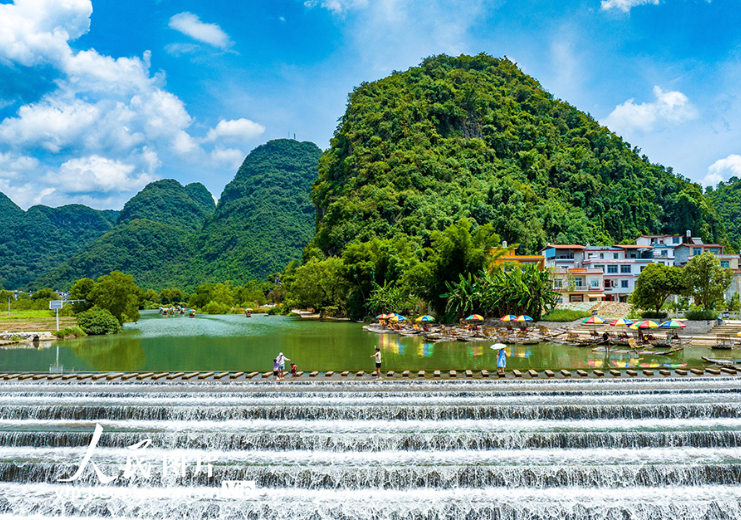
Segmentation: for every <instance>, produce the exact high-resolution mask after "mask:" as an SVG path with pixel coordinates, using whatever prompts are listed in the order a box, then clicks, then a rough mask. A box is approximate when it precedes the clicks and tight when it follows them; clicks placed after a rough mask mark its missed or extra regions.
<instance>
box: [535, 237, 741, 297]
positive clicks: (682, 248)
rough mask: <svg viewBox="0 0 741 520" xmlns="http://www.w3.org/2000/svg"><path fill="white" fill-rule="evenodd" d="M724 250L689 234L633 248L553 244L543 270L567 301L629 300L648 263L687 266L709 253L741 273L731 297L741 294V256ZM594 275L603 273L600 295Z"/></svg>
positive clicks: (639, 240) (646, 240)
mask: <svg viewBox="0 0 741 520" xmlns="http://www.w3.org/2000/svg"><path fill="white" fill-rule="evenodd" d="M723 248H724V246H722V245H720V244H703V243H702V240H701V239H699V238H696V237H691V236H689V232H688V235H687V237H682V236H681V235H642V236H640V237H638V238H637V239H636V243H635V244H619V245H614V246H590V245H586V246H582V245H579V244H549V245H548V247H546V248H545V249H544V250H543V251H542V255H543V256H544V257H545V266H546V267H548V268H551V269H553V270H554V275H555V276H554V279H555V282H554V284H555V289H556V290H557V291H559V292H561V293H562V294H563V295H564V297H563V301H592V300H598V299H604V300H605V301H620V302H626V301H628V298H629V296H630V294H631V293H632V292H633V290H634V289H635V282H636V279H637V278H638V276H639V275H640V274H641V272H642V271H643V270H644V269H645V268H646V266H647V265H648V264H650V263H654V262H655V263H662V264H664V265H667V266H678V267H684V266H685V265H686V264H687V262H689V261H690V260H691V259H692V258H693V257H694V256H696V255H700V254H702V253H703V252H705V251H707V252H710V253H713V254H715V255H717V256H718V258H719V259H720V262H721V267H724V268H729V269H734V272H738V274H737V278H739V280H738V281H736V280H734V285H733V286H732V288H731V289H730V290H729V293H728V295H727V296H728V297H730V295H732V294H733V293H734V292H741V291H737V290H736V289H739V290H741V270H739V256H738V255H725V254H723ZM596 273H602V275H603V276H602V277H601V278H600V282H599V283H600V284H601V285H602V291H601V292H600V291H595V290H594V287H593V286H592V284H594V283H595V280H596V279H597V278H598V277H597V276H596ZM579 278H581V280H579ZM567 281H568V282H567ZM580 281H581V282H582V283H580ZM575 288H576V289H577V290H574V289H575ZM586 289H589V291H587V290H586Z"/></svg>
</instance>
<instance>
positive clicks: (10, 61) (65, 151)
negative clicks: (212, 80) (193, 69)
mask: <svg viewBox="0 0 741 520" xmlns="http://www.w3.org/2000/svg"><path fill="white" fill-rule="evenodd" d="M91 13H92V5H91V3H90V1H89V0H16V2H15V3H13V4H0V66H2V65H8V66H15V65H16V64H20V65H22V66H27V67H37V66H40V67H52V68H53V69H55V71H56V73H57V74H56V80H55V84H56V87H55V88H54V89H53V90H51V91H50V92H48V93H46V94H45V95H43V96H42V97H41V98H40V99H38V100H36V101H35V102H33V103H30V104H26V105H22V106H21V107H20V108H19V109H18V111H17V112H16V114H15V115H13V116H11V117H7V118H5V119H4V120H0V150H2V151H3V154H0V180H2V181H3V182H2V183H0V188H1V189H0V191H3V192H5V193H7V194H8V195H9V196H11V197H12V198H13V199H14V200H16V197H17V200H16V202H17V203H18V204H20V205H24V204H31V203H38V202H39V201H40V200H41V199H44V200H45V201H47V200H53V201H55V202H57V203H62V202H63V203H69V202H80V203H93V205H94V206H96V207H105V204H107V203H109V202H111V201H113V202H116V203H119V202H121V201H125V200H126V199H127V198H128V197H130V196H131V194H132V193H131V191H132V190H136V189H139V188H141V187H142V186H143V185H144V184H145V183H146V182H149V181H151V180H153V179H155V178H157V173H156V172H157V170H158V169H159V168H160V167H161V164H162V162H161V161H160V157H161V156H164V157H166V160H167V161H168V162H169V161H172V160H173V158H182V159H183V160H187V161H188V162H189V163H191V164H192V163H194V162H200V163H201V164H203V165H207V166H209V167H213V165H214V164H215V163H219V164H224V163H230V161H229V160H227V158H228V157H232V158H233V157H234V153H233V152H227V151H218V152H214V153H213V154H211V153H210V152H209V151H208V150H204V149H203V148H202V147H201V146H202V143H208V144H209V145H210V146H212V147H221V144H220V140H224V141H235V140H236V141H239V140H242V139H245V138H250V137H254V136H258V135H261V134H262V133H263V132H264V127H262V126H261V125H258V124H257V123H253V122H251V121H248V120H246V119H244V120H242V119H240V120H236V121H223V122H222V123H223V124H222V123H220V124H219V125H217V127H216V128H215V129H212V130H211V131H210V132H209V137H208V139H205V140H204V139H194V138H193V137H192V136H191V135H190V133H189V128H190V127H191V125H192V124H193V119H192V118H191V116H190V114H189V113H188V111H187V110H186V107H185V104H184V103H183V101H182V100H181V99H179V98H178V97H177V96H175V95H174V94H172V93H170V92H168V91H167V90H166V89H165V76H164V73H161V72H160V73H156V74H152V73H151V72H150V52H149V51H146V52H144V53H143V55H142V56H141V57H137V56H134V57H121V58H114V57H111V56H105V55H102V54H100V53H98V52H97V51H95V50H93V49H87V50H80V51H74V50H73V49H72V48H71V47H70V46H69V42H70V41H72V40H74V39H76V38H79V37H80V36H82V35H83V34H85V33H86V32H87V31H88V30H89V28H90V15H91ZM171 26H173V27H175V28H177V29H178V30H181V31H182V32H185V33H186V34H188V35H190V36H192V37H194V38H196V39H198V40H199V41H204V42H207V43H209V44H210V45H215V46H218V47H221V48H227V47H229V46H231V45H232V42H231V41H230V40H229V37H228V36H227V35H226V34H225V33H224V32H223V31H221V29H220V28H219V27H218V26H216V25H213V24H204V23H202V22H200V21H199V20H198V17H197V16H195V15H192V14H190V13H181V14H180V15H176V16H175V17H173V18H172V19H171ZM179 45H181V46H180V47H178V48H175V49H178V50H177V52H186V51H187V50H188V49H189V47H187V45H189V44H179ZM172 52H175V50H172ZM221 148H223V147H221ZM230 153H231V156H230ZM240 154H241V152H240ZM33 156H37V157H38V158H39V159H41V160H40V161H39V160H38V159H32V157H33ZM230 165H231V163H230ZM39 172H40V173H39ZM114 192H116V193H114Z"/></svg>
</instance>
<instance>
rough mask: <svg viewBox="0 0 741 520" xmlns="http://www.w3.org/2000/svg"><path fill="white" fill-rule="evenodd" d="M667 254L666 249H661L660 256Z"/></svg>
mask: <svg viewBox="0 0 741 520" xmlns="http://www.w3.org/2000/svg"><path fill="white" fill-rule="evenodd" d="M667 255H669V251H667V250H666V249H662V250H661V256H667Z"/></svg>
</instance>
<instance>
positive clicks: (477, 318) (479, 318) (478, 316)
mask: <svg viewBox="0 0 741 520" xmlns="http://www.w3.org/2000/svg"><path fill="white" fill-rule="evenodd" d="M466 321H484V317H483V316H482V315H481V314H471V315H470V316H469V317H468V318H466Z"/></svg>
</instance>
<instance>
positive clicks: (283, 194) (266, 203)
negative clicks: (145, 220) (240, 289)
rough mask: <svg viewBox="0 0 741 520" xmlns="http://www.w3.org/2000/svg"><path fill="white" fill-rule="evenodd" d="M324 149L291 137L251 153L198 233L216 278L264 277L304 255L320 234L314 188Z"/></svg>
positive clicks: (202, 252) (200, 247)
mask: <svg viewBox="0 0 741 520" xmlns="http://www.w3.org/2000/svg"><path fill="white" fill-rule="evenodd" d="M321 153H322V152H321V150H320V149H319V147H317V146H316V145H315V144H314V143H310V142H299V141H295V140H291V139H278V140H274V141H269V142H267V143H266V144H264V145H262V146H258V147H257V148H255V149H254V150H253V151H252V152H250V154H249V155H248V156H247V158H246V159H245V160H244V162H243V163H242V166H241V167H240V168H239V171H238V172H237V175H236V177H235V178H234V180H233V181H232V182H230V183H229V184H227V185H226V187H225V188H224V192H223V193H222V194H221V198H220V199H219V205H218V207H217V208H216V212H215V213H214V215H213V217H212V218H211V219H209V220H208V221H207V222H206V225H205V226H204V228H203V231H202V232H201V233H200V235H199V238H198V242H197V249H198V251H199V255H200V259H201V261H202V262H203V263H204V264H205V265H208V269H209V272H210V273H211V275H212V276H213V277H215V279H218V280H231V281H233V282H244V281H247V280H249V279H252V278H263V277H264V276H266V275H268V274H270V273H273V272H278V271H281V270H282V269H283V267H285V265H286V264H287V263H288V262H290V261H291V260H296V259H299V258H300V257H301V252H302V250H303V248H304V247H305V246H306V244H307V243H308V242H309V241H310V240H311V238H312V237H313V236H314V222H315V217H314V206H313V204H312V203H311V200H310V197H309V193H310V191H311V185H312V183H313V182H314V181H315V180H316V178H317V175H318V170H317V164H318V161H319V157H320V156H321Z"/></svg>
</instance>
